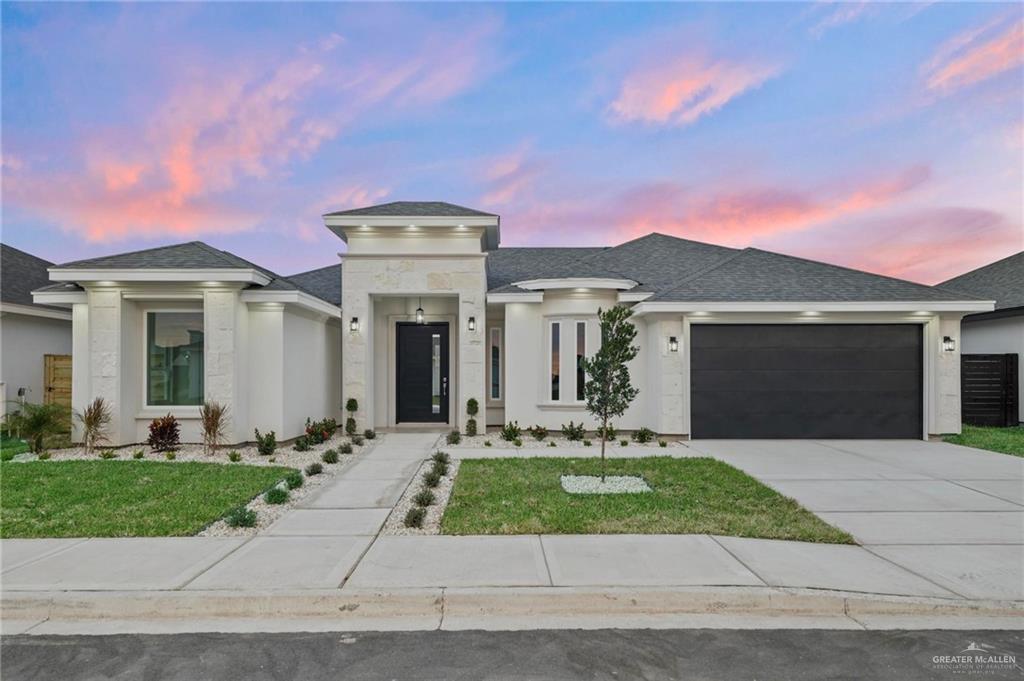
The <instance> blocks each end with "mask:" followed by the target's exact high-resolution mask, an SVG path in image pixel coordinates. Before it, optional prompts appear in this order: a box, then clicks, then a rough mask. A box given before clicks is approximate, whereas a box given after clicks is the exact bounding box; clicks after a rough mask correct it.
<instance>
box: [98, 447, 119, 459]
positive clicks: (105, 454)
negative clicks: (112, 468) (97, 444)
mask: <svg viewBox="0 0 1024 681" xmlns="http://www.w3.org/2000/svg"><path fill="white" fill-rule="evenodd" d="M100 458H101V459H116V458H117V452H115V451H114V450H113V449H104V450H103V451H102V452H100Z"/></svg>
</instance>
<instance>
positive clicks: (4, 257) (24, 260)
mask: <svg viewBox="0 0 1024 681" xmlns="http://www.w3.org/2000/svg"><path fill="white" fill-rule="evenodd" d="M52 265H53V263H52V262H50V261H49V260H44V259H42V258H40V257H38V256H35V255H32V254H31V253H26V252H25V251H22V250H20V249H17V248H14V247H13V246H8V245H7V244H0V300H2V301H3V302H5V303H11V304H14V305H35V303H34V302H32V291H33V290H35V289H37V288H39V287H41V286H46V285H47V284H49V283H50V275H49V274H48V273H47V271H46V270H47V268H48V267H50V266H52ZM40 307H47V308H49V307H50V306H49V305H44V306H40ZM54 309H60V308H54Z"/></svg>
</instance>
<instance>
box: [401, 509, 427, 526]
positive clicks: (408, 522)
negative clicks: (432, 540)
mask: <svg viewBox="0 0 1024 681" xmlns="http://www.w3.org/2000/svg"><path fill="white" fill-rule="evenodd" d="M426 517H427V509H425V508H423V507H422V506H416V507H415V508H410V509H409V511H408V512H407V513H406V514H405V526H406V527H423V521H424V520H425V519H426Z"/></svg>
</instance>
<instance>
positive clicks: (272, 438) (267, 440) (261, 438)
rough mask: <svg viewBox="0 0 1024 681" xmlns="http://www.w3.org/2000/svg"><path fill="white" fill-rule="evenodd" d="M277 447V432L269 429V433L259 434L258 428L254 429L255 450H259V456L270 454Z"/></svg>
mask: <svg viewBox="0 0 1024 681" xmlns="http://www.w3.org/2000/svg"><path fill="white" fill-rule="evenodd" d="M275 449H277V433H275V432H274V431H270V432H269V433H266V434H263V435H261V434H260V429H259V428H257V429H256V451H257V452H259V455H260V456H270V455H271V454H273V453H274V450H275Z"/></svg>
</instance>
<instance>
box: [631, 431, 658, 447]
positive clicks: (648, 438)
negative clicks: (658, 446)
mask: <svg viewBox="0 0 1024 681" xmlns="http://www.w3.org/2000/svg"><path fill="white" fill-rule="evenodd" d="M654 437H655V435H654V431H653V430H651V429H650V428H647V427H646V426H645V427H643V428H641V429H640V430H634V431H633V441H634V442H639V443H640V444H642V445H643V444H647V443H648V442H653V441H654Z"/></svg>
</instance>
